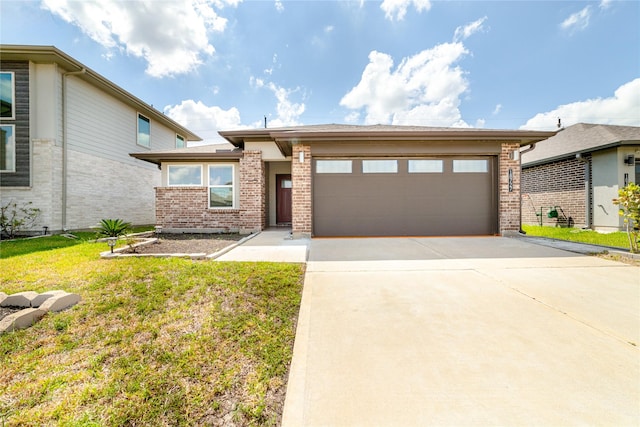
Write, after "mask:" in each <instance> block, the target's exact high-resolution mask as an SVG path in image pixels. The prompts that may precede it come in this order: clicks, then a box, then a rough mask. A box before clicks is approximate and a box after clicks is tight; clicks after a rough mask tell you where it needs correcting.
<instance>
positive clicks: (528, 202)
mask: <svg viewBox="0 0 640 427" xmlns="http://www.w3.org/2000/svg"><path fill="white" fill-rule="evenodd" d="M587 161H589V160H587ZM554 206H559V207H561V208H562V211H563V212H564V214H565V216H566V218H567V221H566V222H564V221H560V224H561V225H573V226H576V227H585V226H587V222H588V221H587V218H586V194H585V166H584V163H583V162H581V161H580V160H578V159H575V158H571V159H565V160H559V161H556V162H553V163H547V164H544V165H538V166H533V167H528V168H523V170H522V223H523V224H530V225H540V222H539V221H540V217H538V216H537V215H536V213H537V214H540V208H542V216H541V218H542V223H543V225H557V224H558V220H557V219H555V218H548V217H547V212H548V210H549V208H550V207H554Z"/></svg>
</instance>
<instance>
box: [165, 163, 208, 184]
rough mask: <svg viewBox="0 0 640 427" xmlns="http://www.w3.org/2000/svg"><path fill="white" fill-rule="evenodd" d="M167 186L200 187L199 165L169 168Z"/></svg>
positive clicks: (200, 172)
mask: <svg viewBox="0 0 640 427" xmlns="http://www.w3.org/2000/svg"><path fill="white" fill-rule="evenodd" d="M168 174H169V186H181V185H198V186H200V185H202V167H201V166H200V165H184V166H169V169H168Z"/></svg>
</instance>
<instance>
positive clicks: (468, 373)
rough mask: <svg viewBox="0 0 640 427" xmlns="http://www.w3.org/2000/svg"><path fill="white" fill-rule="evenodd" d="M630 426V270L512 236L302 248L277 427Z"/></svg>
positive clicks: (633, 338) (635, 343)
mask: <svg viewBox="0 0 640 427" xmlns="http://www.w3.org/2000/svg"><path fill="white" fill-rule="evenodd" d="M639 424H640V267H634V266H630V265H626V264H621V263H617V262H612V261H607V260H603V259H599V258H596V257H589V256H584V255H577V254H573V253H570V252H565V251H562V250H558V249H553V248H548V247H543V246H538V245H534V244H531V243H527V242H525V241H522V240H518V239H509V238H499V237H487V238H406V239H402V238H396V239H375V238H371V239H314V240H312V241H311V246H310V252H309V261H308V264H307V273H306V278H305V286H304V291H303V296H302V306H301V313H300V318H299V323H298V329H297V334H296V342H295V348H294V357H293V361H292V366H291V373H290V378H289V385H288V389H287V397H286V403H285V408H284V414H283V423H282V425H283V426H285V427H288V426H296V427H297V426H416V425H451V426H454V425H455V426H459V425H462V426H465V425H480V426H486V425H492V426H494V425H509V426H513V425H536V426H540V425H548V426H558V425H563V426H564V425H611V426H624V425H634V426H637V425H639Z"/></svg>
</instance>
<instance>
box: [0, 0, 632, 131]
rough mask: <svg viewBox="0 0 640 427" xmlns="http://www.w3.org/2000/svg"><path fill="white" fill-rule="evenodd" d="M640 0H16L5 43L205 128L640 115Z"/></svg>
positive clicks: (543, 121) (6, 6) (502, 122)
mask: <svg viewBox="0 0 640 427" xmlns="http://www.w3.org/2000/svg"><path fill="white" fill-rule="evenodd" d="M639 22H640V2H639V1H637V0H628V1H625V0H620V1H619V0H600V1H575V0H565V1H552V0H547V1H539V0H534V1H519V0H511V1H506V0H503V1H482V0H480V1H470V0H468V1H455V0H450V1H433V0H383V1H369V0H360V1H338V0H324V1H304V0H298V1H287V0H253V1H247V0H244V1H243V0H146V1H136V0H127V1H121V0H99V1H95V2H94V1H88V0H87V1H80V0H75V1H69V0H42V1H29V0H27V1H15V0H13V1H12V0H0V41H1V42H2V43H3V44H30V45H53V46H56V47H57V48H58V49H60V50H62V51H63V52H65V53H67V54H68V55H70V56H72V57H73V58H75V59H76V60H78V61H80V62H81V63H83V64H84V65H86V66H88V67H89V68H91V69H93V70H94V71H96V72H98V73H99V74H101V75H103V76H104V77H106V78H107V79H109V80H111V81H112V82H114V83H115V84H117V85H119V86H121V87H122V88H124V89H125V90H127V91H128V92H130V93H132V94H133V95H135V96H136V97H138V98H140V99H142V100H143V101H145V102H146V103H148V104H151V105H153V106H154V107H155V108H156V109H158V110H160V111H163V112H164V113H165V114H167V115H168V116H170V117H171V118H173V119H174V120H176V121H177V122H179V123H181V124H182V125H184V126H185V127H187V128H188V129H190V130H191V131H193V132H195V133H196V134H198V135H199V136H201V137H202V138H203V139H204V143H219V142H222V140H221V137H220V136H219V135H218V134H217V132H218V131H219V130H237V129H245V128H257V127H264V123H265V117H266V122H267V126H268V127H282V126H297V125H312V124H328V123H347V124H358V125H370V124H393V125H416V126H438V127H477V128H488V129H532V130H553V129H555V128H556V125H557V122H558V118H560V119H561V121H562V125H563V126H565V127H566V126H570V125H572V124H575V123H579V122H586V123H602V124H617V125H628V126H640V25H638V23H639Z"/></svg>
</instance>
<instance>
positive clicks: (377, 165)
mask: <svg viewBox="0 0 640 427" xmlns="http://www.w3.org/2000/svg"><path fill="white" fill-rule="evenodd" d="M362 173H398V161H397V160H363V161H362Z"/></svg>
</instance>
